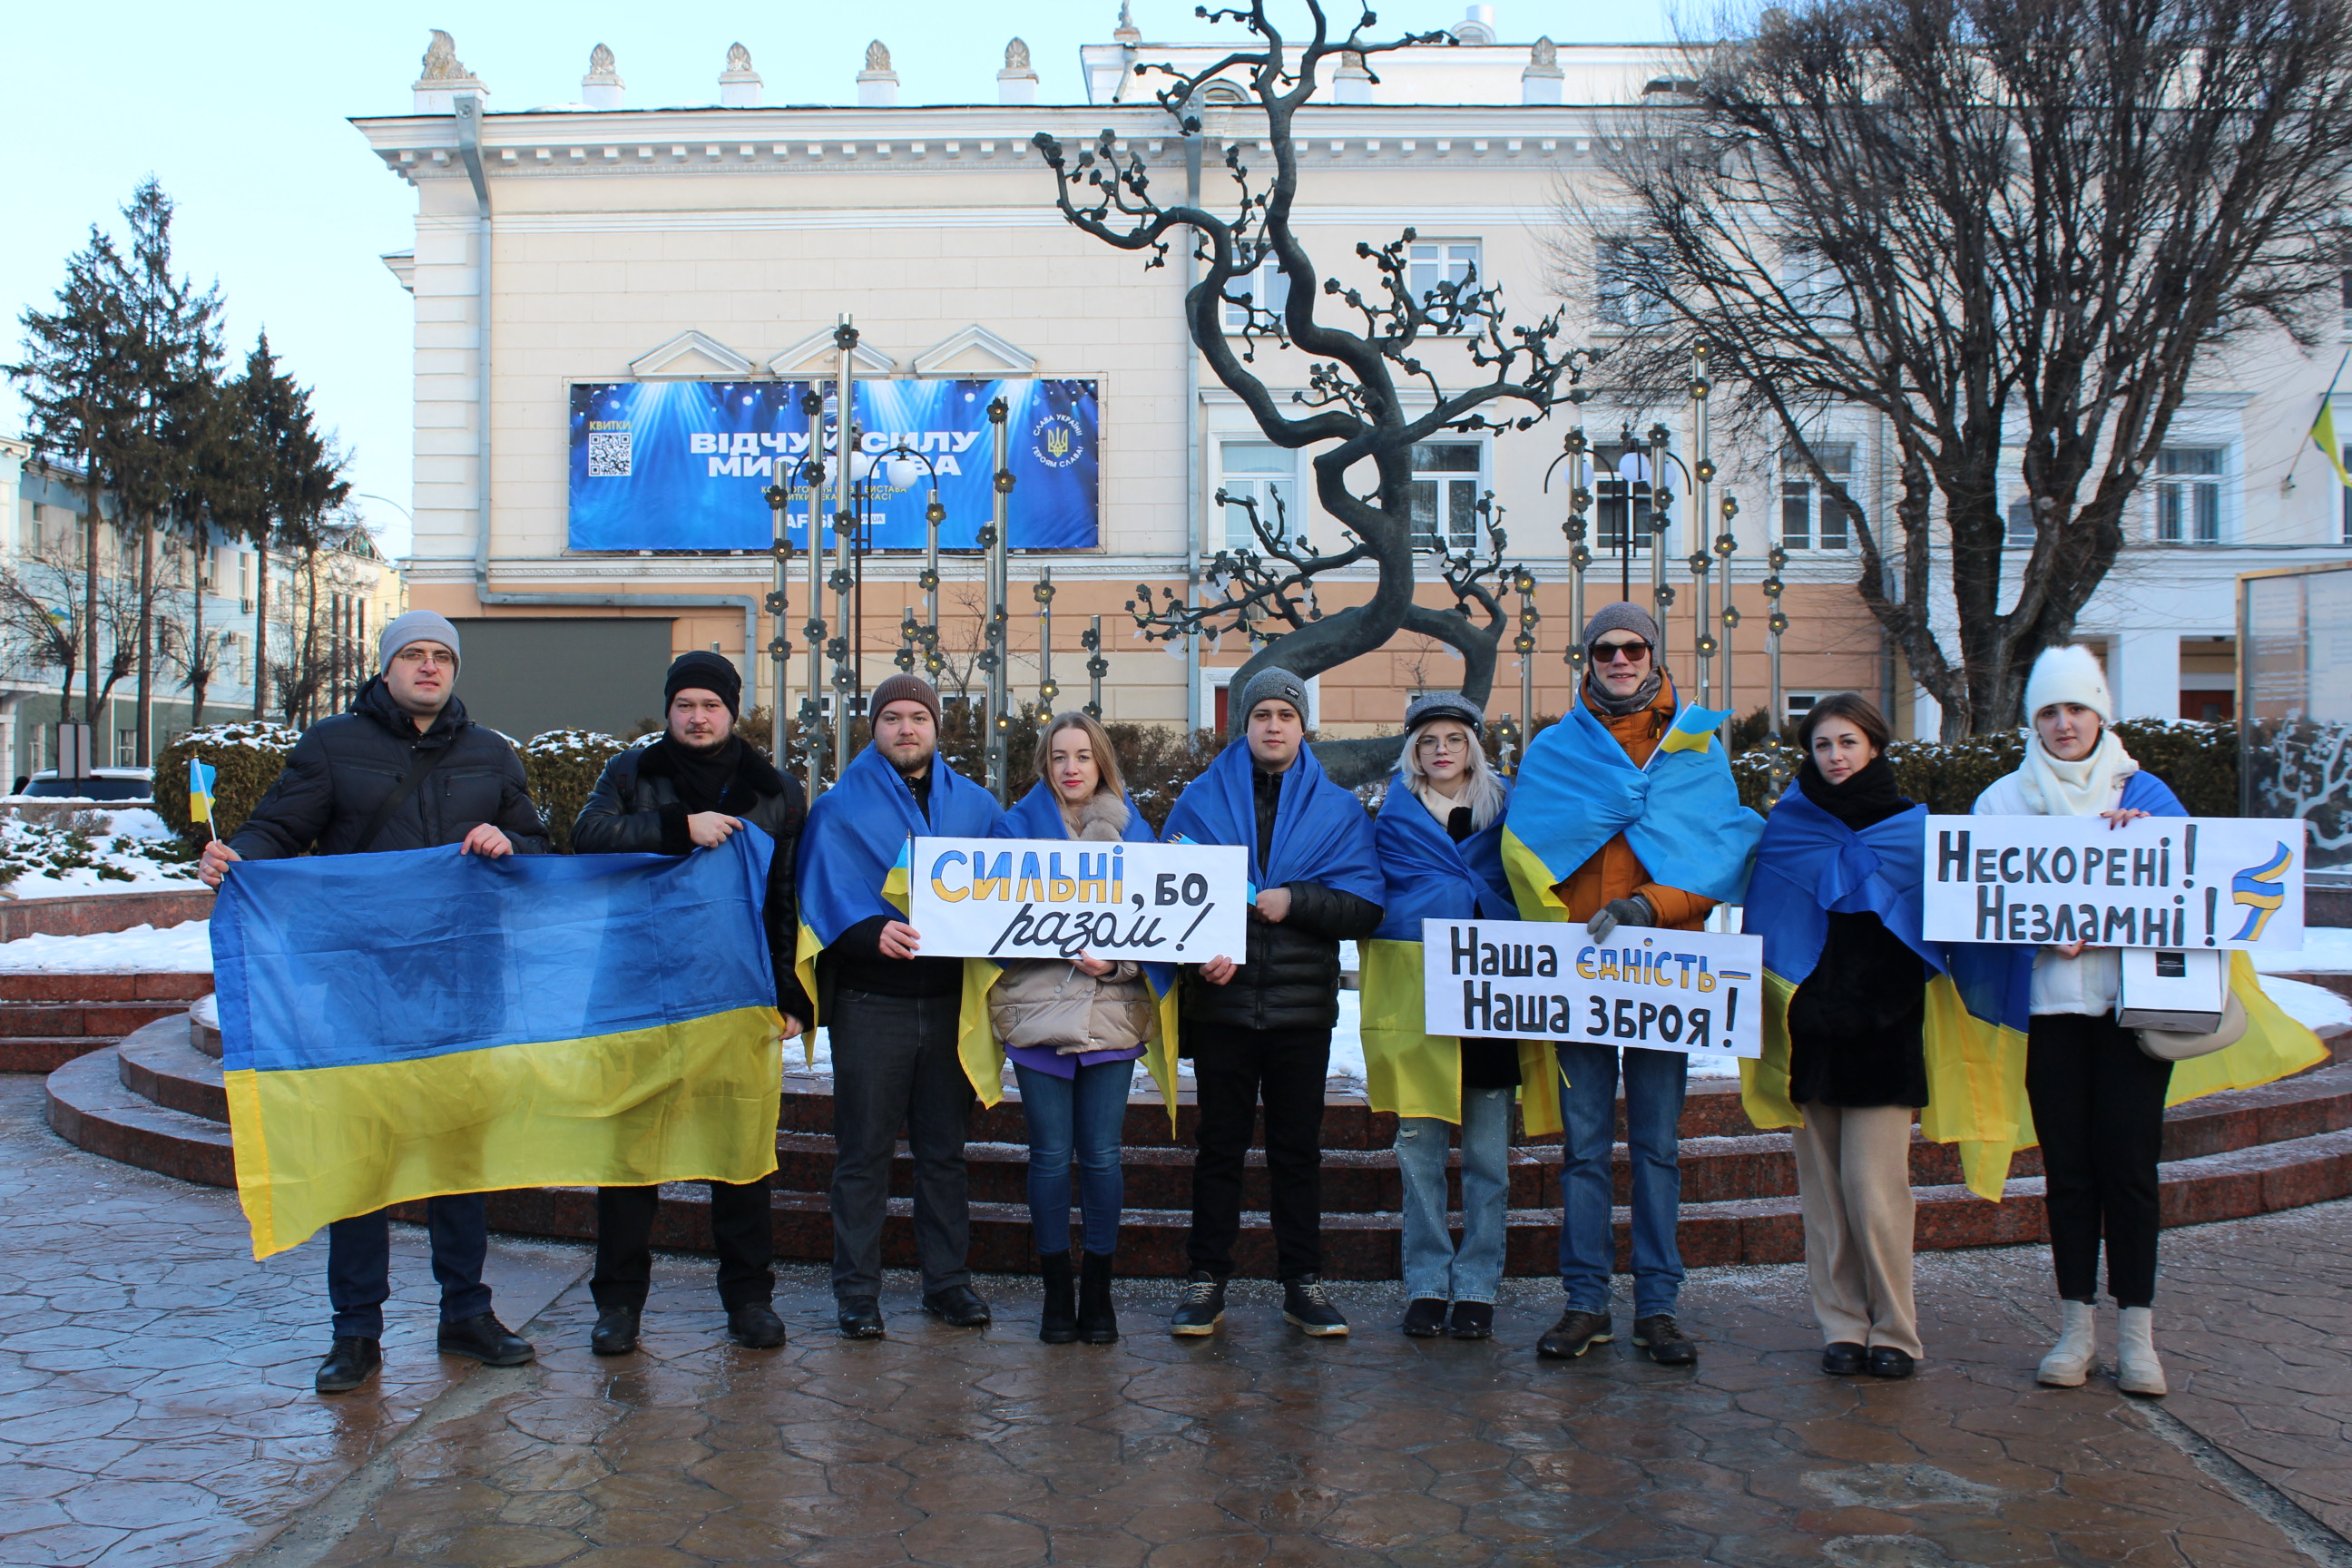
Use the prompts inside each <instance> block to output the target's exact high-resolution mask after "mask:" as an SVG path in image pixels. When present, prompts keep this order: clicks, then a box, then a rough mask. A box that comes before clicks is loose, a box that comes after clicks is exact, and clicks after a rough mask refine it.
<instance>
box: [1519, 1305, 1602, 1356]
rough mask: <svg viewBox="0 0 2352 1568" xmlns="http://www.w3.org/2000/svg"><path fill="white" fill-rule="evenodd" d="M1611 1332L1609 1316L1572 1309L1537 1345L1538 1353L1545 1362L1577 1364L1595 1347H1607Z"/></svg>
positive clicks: (1565, 1313)
mask: <svg viewBox="0 0 2352 1568" xmlns="http://www.w3.org/2000/svg"><path fill="white" fill-rule="evenodd" d="M1610 1333H1611V1325H1610V1322H1609V1314H1608V1313H1606V1312H1580V1311H1578V1310H1575V1309H1574V1308H1572V1307H1571V1308H1570V1309H1569V1310H1567V1311H1565V1312H1562V1313H1561V1314H1560V1315H1559V1322H1557V1323H1554V1324H1553V1325H1552V1326H1551V1329H1550V1331H1549V1332H1547V1333H1546V1334H1545V1335H1544V1337H1543V1338H1541V1339H1539V1340H1538V1341H1537V1342H1536V1354H1538V1355H1539V1356H1541V1357H1543V1358H1544V1359H1545V1360H1546V1361H1574V1360H1575V1359H1576V1358H1577V1357H1578V1356H1580V1355H1582V1354H1583V1353H1584V1352H1586V1351H1589V1350H1591V1348H1592V1347H1593V1346H1595V1345H1605V1344H1607V1343H1608V1342H1609V1338H1610Z"/></svg>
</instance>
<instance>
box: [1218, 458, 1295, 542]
mask: <svg viewBox="0 0 2352 1568" xmlns="http://www.w3.org/2000/svg"><path fill="white" fill-rule="evenodd" d="M1217 489H1220V490H1222V491H1223V492H1224V496H1225V540H1224V543H1225V548H1226V549H1228V550H1261V549H1263V548H1264V546H1263V545H1262V544H1261V543H1260V542H1259V541H1258V537H1257V534H1256V532H1255V531H1254V530H1253V529H1252V528H1251V527H1250V514H1249V508H1247V507H1246V506H1243V505H1241V504H1240V502H1241V501H1242V500H1244V498H1246V499H1247V500H1254V501H1255V502H1256V503H1257V517H1258V522H1259V523H1260V524H1261V525H1262V526H1263V527H1264V528H1265V531H1267V532H1268V533H1272V534H1275V535H1276V536H1277V537H1280V536H1285V535H1286V536H1290V537H1296V536H1297V534H1298V533H1299V532H1300V531H1301V529H1302V526H1303V525H1302V523H1301V521H1300V519H1299V516H1298V458H1297V454H1296V453H1294V452H1292V451H1291V450H1289V448H1287V447H1277V446H1276V445H1275V444H1274V443H1273V442H1271V441H1224V442H1221V443H1219V445H1218V447H1217Z"/></svg>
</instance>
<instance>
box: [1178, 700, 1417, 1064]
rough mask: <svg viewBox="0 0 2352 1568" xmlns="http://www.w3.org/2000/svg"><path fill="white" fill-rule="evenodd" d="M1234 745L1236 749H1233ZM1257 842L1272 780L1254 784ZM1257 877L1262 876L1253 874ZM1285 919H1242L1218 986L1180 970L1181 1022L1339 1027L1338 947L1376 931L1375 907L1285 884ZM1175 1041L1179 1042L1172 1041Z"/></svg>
mask: <svg viewBox="0 0 2352 1568" xmlns="http://www.w3.org/2000/svg"><path fill="white" fill-rule="evenodd" d="M1236 743H1237V744H1238V743H1239V742H1236ZM1253 782H1254V784H1255V791H1256V805H1257V819H1258V829H1257V841H1258V843H1260V844H1261V845H1263V844H1265V843H1266V842H1268V841H1269V840H1271V839H1272V838H1273V837H1274V817H1275V810H1276V802H1277V800H1278V798H1279V795H1280V791H1281V785H1280V783H1279V780H1278V775H1276V774H1271V773H1259V774H1257V775H1255V779H1254V781H1253ZM1259 869H1260V870H1261V871H1263V868H1262V867H1261V868H1259ZM1285 885H1286V887H1287V888H1288V889H1290V913H1289V915H1288V916H1286V918H1285V919H1283V920H1282V921H1279V922H1276V921H1270V920H1267V919H1266V918H1265V916H1264V915H1262V914H1259V913H1258V912H1257V909H1256V906H1255V905H1253V906H1251V909H1250V911H1249V930H1248V941H1249V948H1248V955H1247V958H1246V960H1245V961H1244V963H1243V964H1242V966H1241V967H1240V968H1239V969H1237V970H1235V971H1234V977H1233V978H1232V979H1231V980H1229V981H1227V982H1226V983H1225V984H1223V985H1212V984H1209V983H1208V982H1207V981H1205V980H1203V979H1202V978H1201V974H1200V971H1199V970H1198V969H1197V968H1195V967H1194V966H1193V965H1192V964H1189V963H1188V964H1186V965H1184V966H1183V969H1182V973H1183V976H1184V993H1183V1002H1182V1016H1183V1022H1184V1023H1185V1024H1186V1025H1187V1026H1206V1027H1211V1028H1214V1027H1218V1026H1224V1027H1228V1028H1232V1027H1239V1028H1244V1029H1281V1030H1298V1031H1302V1032H1305V1031H1310V1030H1318V1029H1319V1030H1324V1031H1328V1030H1329V1029H1330V1028H1332V1026H1335V1025H1337V1024H1338V1023H1339V944H1340V943H1341V942H1357V941H1360V940H1362V939H1363V938H1365V937H1368V936H1370V935H1371V934H1372V932H1374V931H1378V930H1379V929H1380V926H1381V906H1380V905H1378V904H1376V903H1373V902H1372V901H1371V900H1370V899H1360V898H1358V897H1357V896H1356V895H1355V894H1353V893H1343V892H1340V891H1339V890H1338V889H1334V888H1326V887H1324V886H1322V885H1321V884H1320V883H1317V882H1290V883H1286V884H1285ZM1179 1041H1180V1043H1181V1035H1180V1036H1179Z"/></svg>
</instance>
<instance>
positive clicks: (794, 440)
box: [570, 379, 1101, 551]
mask: <svg viewBox="0 0 2352 1568" xmlns="http://www.w3.org/2000/svg"><path fill="white" fill-rule="evenodd" d="M856 388H857V390H856V397H857V425H858V427H859V428H860V429H861V430H863V431H864V432H865V435H864V437H863V439H862V441H861V443H860V445H861V447H863V449H864V450H865V451H866V452H868V453H879V452H883V451H887V450H888V449H889V448H890V447H896V446H899V445H901V444H904V445H905V446H908V447H912V448H914V449H915V450H916V451H918V452H920V453H921V454H922V455H923V456H924V457H925V458H929V459H930V461H931V462H932V463H933V464H934V465H936V466H937V468H938V471H939V486H940V503H941V504H942V505H944V506H945V507H946V508H947V514H948V515H947V521H945V522H943V523H942V524H941V525H940V545H941V546H942V547H943V548H946V549H950V550H971V549H976V548H978V546H979V542H980V531H981V530H982V528H984V527H986V526H987V525H988V521H989V517H990V513H991V507H992V500H993V482H992V481H993V475H994V467H993V462H992V458H993V441H992V433H991V430H990V426H989V422H988V405H989V402H990V400H991V399H992V398H996V397H1000V396H1001V397H1003V399H1004V400H1005V402H1006V404H1007V405H1009V407H1010V409H1011V413H1010V416H1009V418H1008V424H1009V426H1010V429H1011V437H1012V439H1011V444H1010V457H1009V460H1008V466H1009V467H1010V468H1011V469H1012V472H1013V478H1014V480H1015V481H1016V482H1015V484H1014V487H1013V500H1012V507H1011V516H1012V523H1013V526H1012V543H1013V548H1014V549H1015V550H1081V549H1086V548H1088V547H1090V546H1092V545H1093V544H1094V543H1096V542H1097V536H1098V533H1099V523H1100V510H1101V503H1100V489H1099V474H1100V464H1099V460H1098V453H1099V447H1098V432H1099V429H1100V419H1099V404H1098V400H1097V385H1096V384H1095V383H1094V382H1091V381H1068V380H1052V379H1041V380H1021V381H910V380H895V379H894V380H878V379H877V380H875V381H870V382H860V383H858V384H856ZM808 391H809V384H808V383H806V382H800V381H732V382H730V381H647V382H638V381H625V382H581V383H575V384H573V386H572V510H571V528H570V542H571V547H572V549H574V550H703V551H721V550H761V551H764V550H766V549H767V548H768V545H769V543H770V542H771V540H772V537H773V533H774V529H773V523H772V518H771V516H770V513H769V510H768V502H767V499H766V490H767V489H768V487H769V486H770V485H772V484H774V483H777V482H779V481H780V480H781V481H782V483H783V484H784V485H785V488H786V489H789V490H790V491H791V492H792V498H793V500H792V507H791V511H790V514H789V516H790V524H791V533H792V538H793V542H794V543H795V544H799V545H803V546H805V544H806V543H807V535H808V492H807V489H806V487H805V486H804V485H803V484H802V483H801V482H800V465H801V463H802V461H803V459H804V458H806V457H807V456H808V446H809V419H808V416H807V415H805V414H803V412H802V411H801V400H802V398H803V396H804V395H806V394H807V393H808ZM827 423H828V425H830V423H831V419H830V416H827ZM834 440H835V437H833V436H832V435H831V434H830V433H828V434H827V436H826V437H825V445H826V446H827V447H831V446H832V445H833V444H834ZM929 500H930V495H929V477H928V475H925V476H921V477H919V478H918V479H917V480H916V482H915V484H914V485H913V487H912V488H910V489H903V490H902V489H895V488H893V487H892V486H891V485H890V484H889V483H888V482H887V467H885V466H877V468H876V470H875V472H874V475H873V477H872V479H871V480H870V481H869V482H868V484H867V487H866V493H865V497H864V503H863V510H862V515H864V516H865V517H866V518H868V519H869V520H870V521H869V523H868V524H867V532H866V537H865V539H864V540H863V541H862V542H863V543H865V544H866V546H867V547H868V548H870V549H876V550H920V549H921V548H922V547H923V543H924V536H925V532H926V528H925V523H924V521H923V509H924V507H925V506H926V505H927V504H928V503H929ZM821 510H823V511H824V514H825V516H826V518H827V520H828V521H827V526H826V527H825V530H824V533H825V539H826V542H828V544H829V543H830V541H831V537H832V533H833V530H832V527H831V526H830V518H831V516H832V512H833V510H834V507H833V502H832V500H831V498H830V496H828V497H827V498H826V500H825V501H824V504H823V506H822V509H821Z"/></svg>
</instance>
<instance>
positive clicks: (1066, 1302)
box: [1037, 1247, 1078, 1345]
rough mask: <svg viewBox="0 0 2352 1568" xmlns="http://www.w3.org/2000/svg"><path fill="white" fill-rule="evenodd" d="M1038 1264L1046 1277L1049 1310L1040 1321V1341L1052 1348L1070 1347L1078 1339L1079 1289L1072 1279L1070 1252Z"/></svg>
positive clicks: (1050, 1255) (1049, 1255)
mask: <svg viewBox="0 0 2352 1568" xmlns="http://www.w3.org/2000/svg"><path fill="white" fill-rule="evenodd" d="M1037 1262H1038V1265H1039V1268H1040V1270H1041V1272H1043V1273H1044V1275H1045V1312H1044V1314H1043V1315H1042V1316H1040V1317H1039V1318H1038V1320H1037V1337H1038V1338H1039V1339H1041V1340H1043V1341H1045V1342H1046V1343H1047V1344H1049V1345H1066V1344H1068V1343H1069V1342H1071V1341H1073V1340H1075V1339H1076V1338H1077V1337H1078V1302H1077V1286H1076V1282H1075V1281H1073V1280H1072V1279H1071V1278H1070V1249H1069V1248H1068V1247H1064V1248H1063V1249H1062V1250H1061V1251H1059V1252H1047V1253H1041V1254H1040V1255H1039V1256H1038V1258H1037Z"/></svg>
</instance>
